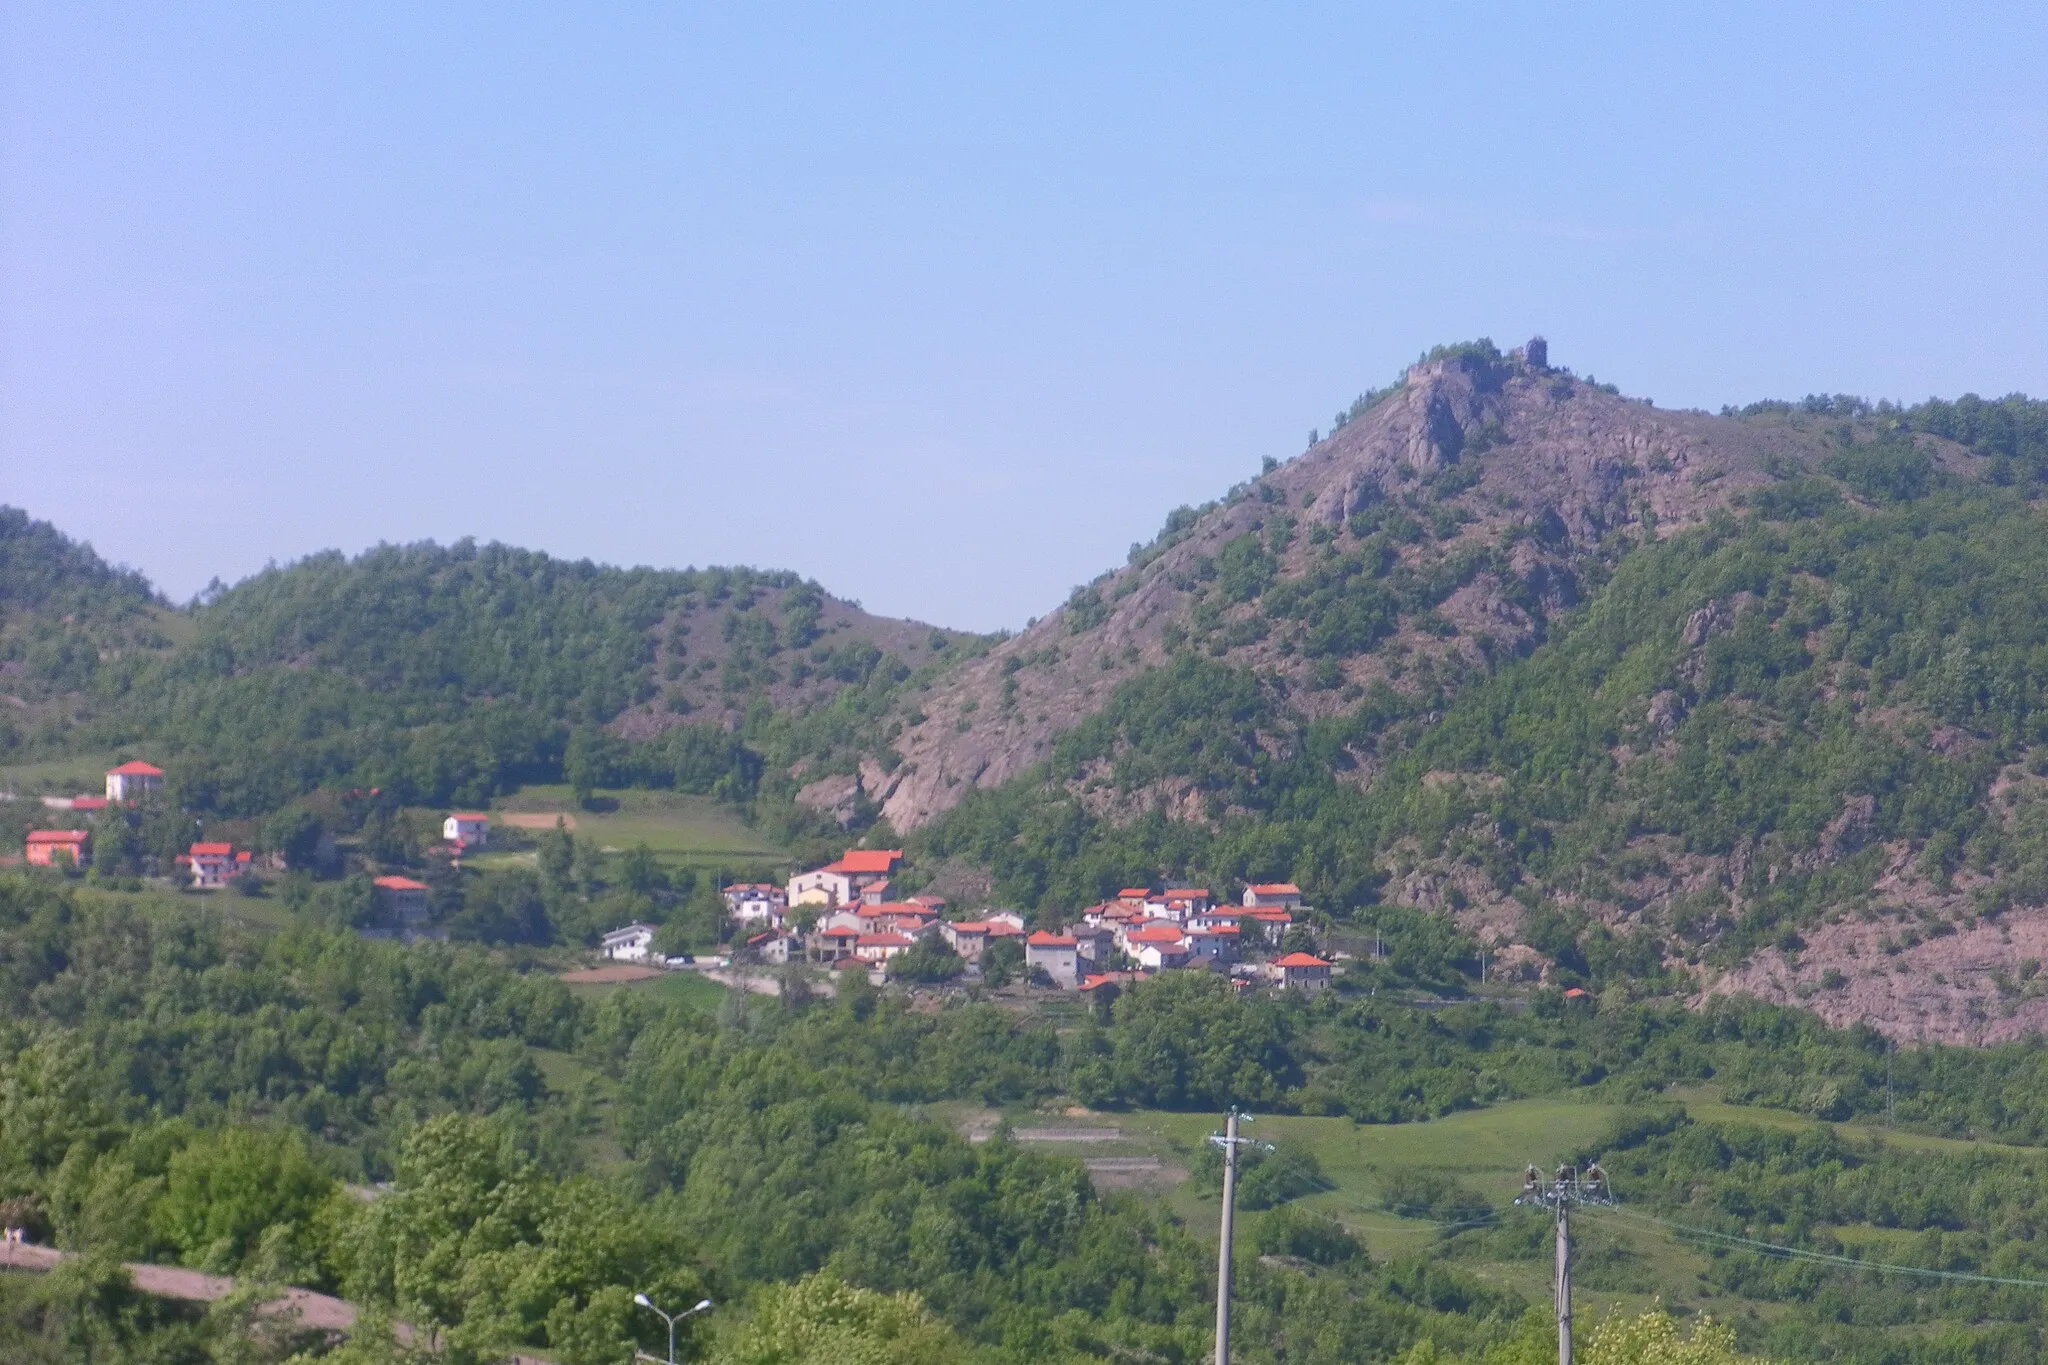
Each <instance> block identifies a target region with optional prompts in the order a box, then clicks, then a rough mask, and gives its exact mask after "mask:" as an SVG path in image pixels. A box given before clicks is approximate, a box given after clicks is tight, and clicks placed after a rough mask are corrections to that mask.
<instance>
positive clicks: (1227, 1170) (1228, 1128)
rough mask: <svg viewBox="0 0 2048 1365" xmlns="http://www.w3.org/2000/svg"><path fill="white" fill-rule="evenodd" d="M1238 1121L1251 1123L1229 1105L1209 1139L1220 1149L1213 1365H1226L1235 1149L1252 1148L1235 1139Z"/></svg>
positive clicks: (1269, 1147) (1250, 1141) (1246, 1140)
mask: <svg viewBox="0 0 2048 1365" xmlns="http://www.w3.org/2000/svg"><path fill="white" fill-rule="evenodd" d="M1240 1118H1242V1119H1243V1121H1244V1122H1246V1123H1250V1122H1251V1117H1250V1115H1240V1114H1239V1113H1238V1112H1237V1106H1236V1105H1232V1106H1231V1107H1230V1116H1229V1118H1228V1119H1226V1120H1225V1121H1224V1125H1223V1131H1222V1132H1221V1133H1218V1134H1215V1135H1213V1136H1212V1137H1210V1139H1209V1141H1210V1142H1211V1143H1213V1144H1214V1145H1216V1146H1218V1147H1221V1148H1222V1149H1223V1244H1222V1245H1221V1246H1220V1247H1218V1248H1217V1251H1216V1365H1230V1238H1231V1217H1232V1214H1233V1213H1234V1212H1235V1211H1236V1209H1235V1206H1236V1204H1237V1149H1238V1148H1240V1147H1249V1146H1253V1145H1255V1144H1254V1142H1253V1139H1251V1138H1241V1137H1239V1136H1238V1135H1237V1125H1238V1121H1239V1119H1240ZM1256 1145H1257V1146H1260V1147H1264V1148H1265V1149H1266V1150H1267V1151H1269V1152H1270V1151H1272V1150H1273V1145H1272V1144H1271V1143H1269V1142H1260V1143H1257V1144H1256Z"/></svg>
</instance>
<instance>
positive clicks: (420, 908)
mask: <svg viewBox="0 0 2048 1365" xmlns="http://www.w3.org/2000/svg"><path fill="white" fill-rule="evenodd" d="M371 885H373V886H374V887H376V888H377V905H378V908H380V909H381V910H383V912H384V915H385V918H386V919H388V920H389V921H390V923H391V924H392V926H393V927H394V928H396V929H397V930H398V932H399V934H400V935H401V936H403V937H406V938H410V937H411V936H412V935H414V934H416V933H418V932H420V931H421V930H422V929H424V928H425V927H426V923H427V884H426V883H425V882H416V881H414V880H413V879H412V878H410V877H379V878H377V879H376V880H375V881H374V882H372V883H371ZM641 927H643V928H644V927H645V926H641Z"/></svg>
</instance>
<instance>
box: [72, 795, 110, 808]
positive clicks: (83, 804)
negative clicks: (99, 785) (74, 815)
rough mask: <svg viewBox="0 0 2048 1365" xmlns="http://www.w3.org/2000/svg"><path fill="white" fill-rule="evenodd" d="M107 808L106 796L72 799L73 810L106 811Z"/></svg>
mask: <svg viewBox="0 0 2048 1365" xmlns="http://www.w3.org/2000/svg"><path fill="white" fill-rule="evenodd" d="M106 808H107V798H106V797H104V796H74V797H72V798H71V809H73V810H105V809H106Z"/></svg>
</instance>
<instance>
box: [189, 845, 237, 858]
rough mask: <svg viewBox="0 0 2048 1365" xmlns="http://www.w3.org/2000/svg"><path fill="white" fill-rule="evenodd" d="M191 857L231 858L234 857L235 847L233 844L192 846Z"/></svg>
mask: <svg viewBox="0 0 2048 1365" xmlns="http://www.w3.org/2000/svg"><path fill="white" fill-rule="evenodd" d="M192 856H193V857H195V858H232V857H234V856H235V846H234V845H233V844H194V845H192Z"/></svg>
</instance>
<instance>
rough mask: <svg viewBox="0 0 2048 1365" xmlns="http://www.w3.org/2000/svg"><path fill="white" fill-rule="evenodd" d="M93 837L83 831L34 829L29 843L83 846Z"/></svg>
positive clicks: (31, 831)
mask: <svg viewBox="0 0 2048 1365" xmlns="http://www.w3.org/2000/svg"><path fill="white" fill-rule="evenodd" d="M91 837H92V836H91V835H90V834H88V833H86V832H85V831H84V830H82V829H32V830H30V831H29V832H28V841H29V842H30V843H32V844H82V843H84V842H85V841H86V840H87V839H90V838H91Z"/></svg>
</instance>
